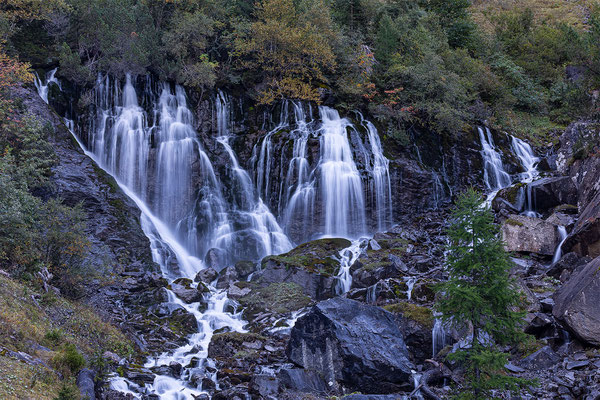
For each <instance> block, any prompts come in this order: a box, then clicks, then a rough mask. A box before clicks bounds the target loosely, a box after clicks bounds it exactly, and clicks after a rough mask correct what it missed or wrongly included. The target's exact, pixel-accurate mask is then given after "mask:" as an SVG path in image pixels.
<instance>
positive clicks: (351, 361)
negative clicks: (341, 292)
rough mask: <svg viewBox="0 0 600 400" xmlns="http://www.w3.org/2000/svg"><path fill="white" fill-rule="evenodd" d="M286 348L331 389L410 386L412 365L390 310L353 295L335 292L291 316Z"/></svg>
mask: <svg viewBox="0 0 600 400" xmlns="http://www.w3.org/2000/svg"><path fill="white" fill-rule="evenodd" d="M287 353H288V356H289V358H290V360H291V361H293V362H294V363H295V364H297V365H299V366H301V367H303V368H306V369H311V370H314V371H316V372H318V373H320V374H321V375H322V376H323V377H324V379H325V381H326V382H331V383H332V385H331V387H332V388H333V389H336V390H339V389H340V388H341V387H347V388H349V389H350V390H360V391H362V392H366V393H393V392H396V391H399V390H402V389H403V388H411V387H412V383H411V379H410V377H411V368H414V367H413V365H412V363H411V362H410V361H409V360H408V350H407V349H406V345H405V343H404V340H403V338H402V332H401V331H400V329H399V327H398V325H397V324H396V321H395V318H394V316H393V314H391V313H388V312H386V311H384V310H383V309H381V308H379V307H374V306H368V305H364V304H361V303H359V302H357V301H354V300H350V299H345V298H340V297H338V298H334V299H330V300H326V301H322V302H320V303H318V304H317V305H316V306H314V307H313V308H312V309H311V310H310V311H309V312H308V313H307V314H306V315H305V316H303V317H301V318H300V319H298V321H297V322H296V325H295V326H294V328H293V329H292V332H291V338H290V341H289V344H288V349H287Z"/></svg>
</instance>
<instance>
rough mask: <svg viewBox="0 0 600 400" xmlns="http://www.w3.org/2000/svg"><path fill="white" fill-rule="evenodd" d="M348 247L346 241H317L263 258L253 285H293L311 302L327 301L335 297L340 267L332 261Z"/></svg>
mask: <svg viewBox="0 0 600 400" xmlns="http://www.w3.org/2000/svg"><path fill="white" fill-rule="evenodd" d="M348 246H350V241H348V240H346V239H320V240H314V241H312V242H308V243H304V244H301V245H300V246H298V247H296V248H295V249H293V250H292V251H290V252H288V253H285V254H281V255H278V256H269V257H265V258H264V259H263V261H262V268H261V271H258V272H257V273H256V275H255V276H254V278H253V282H256V283H257V284H259V285H261V286H266V285H269V284H273V283H278V282H290V283H295V284H297V285H299V286H300V287H301V288H302V290H303V291H304V294H306V295H307V296H309V297H311V298H312V299H315V300H322V299H327V298H330V297H332V296H333V295H334V294H335V291H334V288H335V283H336V279H335V275H336V274H337V272H338V270H339V267H340V263H339V261H338V260H337V259H336V258H335V257H337V256H338V253H339V251H340V250H342V249H344V248H346V247H348Z"/></svg>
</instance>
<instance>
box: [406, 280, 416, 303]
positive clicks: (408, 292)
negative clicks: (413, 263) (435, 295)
mask: <svg viewBox="0 0 600 400" xmlns="http://www.w3.org/2000/svg"><path fill="white" fill-rule="evenodd" d="M404 280H405V281H406V298H407V299H408V300H410V299H411V298H412V291H413V288H414V287H415V283H417V277H416V276H407V277H404Z"/></svg>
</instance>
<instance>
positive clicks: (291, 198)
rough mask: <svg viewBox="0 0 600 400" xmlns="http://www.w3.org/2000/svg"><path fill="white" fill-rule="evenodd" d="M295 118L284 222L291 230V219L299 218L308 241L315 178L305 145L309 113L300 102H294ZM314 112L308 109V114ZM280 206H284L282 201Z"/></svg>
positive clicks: (286, 179) (307, 134)
mask: <svg viewBox="0 0 600 400" xmlns="http://www.w3.org/2000/svg"><path fill="white" fill-rule="evenodd" d="M292 104H293V107H294V116H295V119H296V129H294V130H293V131H292V132H291V136H292V137H293V139H294V144H293V148H292V160H291V162H290V165H289V168H288V170H287V174H286V177H285V181H284V193H285V195H284V197H281V201H283V202H285V204H286V205H285V208H284V212H283V223H284V226H285V227H286V229H288V230H289V229H290V227H291V224H292V221H300V224H301V226H300V227H299V230H300V231H301V232H302V233H303V235H301V239H303V240H306V239H308V237H307V236H306V233H308V232H311V231H313V226H312V221H313V218H312V214H313V211H314V200H315V180H314V177H313V176H312V175H311V173H310V170H309V167H310V166H309V163H308V159H307V155H306V145H307V143H308V138H309V137H310V134H311V132H310V129H309V124H310V122H307V120H306V114H305V113H304V109H303V108H302V104H300V103H292ZM310 114H312V112H311V110H310V109H309V115H310ZM280 208H283V207H282V206H281V202H280Z"/></svg>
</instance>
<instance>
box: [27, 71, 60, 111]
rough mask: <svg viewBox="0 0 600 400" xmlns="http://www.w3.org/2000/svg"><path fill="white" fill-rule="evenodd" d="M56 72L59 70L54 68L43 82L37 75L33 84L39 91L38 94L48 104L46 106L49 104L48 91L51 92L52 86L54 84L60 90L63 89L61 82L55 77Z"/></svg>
mask: <svg viewBox="0 0 600 400" xmlns="http://www.w3.org/2000/svg"><path fill="white" fill-rule="evenodd" d="M56 71H58V68H54V69H53V70H52V71H50V72H48V73H47V74H46V76H45V77H44V80H43V81H42V80H41V79H40V77H39V76H38V74H37V73H36V74H35V79H34V81H33V83H34V85H35V88H36V89H37V91H38V94H39V95H40V97H41V98H42V100H44V101H45V102H46V104H48V91H49V90H50V84H54V85H56V86H58V87H59V89H62V86H61V84H60V82H59V80H58V79H56V77H55V75H56Z"/></svg>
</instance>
